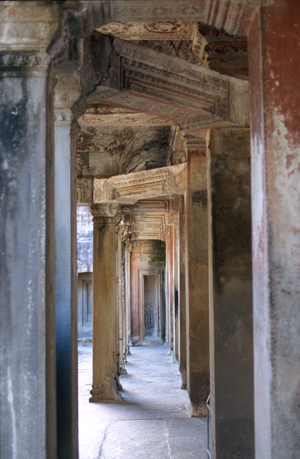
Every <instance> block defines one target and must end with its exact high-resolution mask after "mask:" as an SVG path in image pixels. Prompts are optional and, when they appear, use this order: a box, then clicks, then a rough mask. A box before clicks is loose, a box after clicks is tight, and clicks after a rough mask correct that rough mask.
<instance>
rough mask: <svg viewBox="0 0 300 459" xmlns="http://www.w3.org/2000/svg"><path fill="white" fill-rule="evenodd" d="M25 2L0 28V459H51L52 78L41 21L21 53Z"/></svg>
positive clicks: (53, 451)
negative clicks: (33, 37)
mask: <svg viewBox="0 0 300 459" xmlns="http://www.w3.org/2000/svg"><path fill="white" fill-rule="evenodd" d="M21 3H23V2H18V7H17V8H13V10H14V11H13V15H12V17H11V18H9V15H10V12H11V10H9V8H12V7H11V5H6V4H5V5H1V8H2V9H1V14H3V16H2V19H3V18H4V17H7V18H8V19H10V20H11V22H10V23H7V24H3V22H2V24H1V25H2V28H1V31H0V44H1V51H0V165H1V166H0V196H1V198H0V215H1V224H0V295H1V296H0V304H1V309H0V314H1V316H0V337H1V340H0V342H1V344H0V374H1V382H0V419H1V422H0V424H1V427H0V428H1V432H0V436H1V442H0V456H1V458H5V459H17V458H22V457H28V458H29V457H30V458H39V459H46V458H47V459H56V457H57V453H56V374H55V232H54V162H53V119H54V115H53V97H52V95H53V88H54V78H53V73H52V68H51V64H50V58H49V56H48V55H47V54H46V53H44V52H43V46H44V45H45V43H47V44H48V40H47V33H46V31H47V27H48V22H47V21H46V24H45V36H44V37H43V41H42V42H41V43H40V44H39V46H37V44H36V43H33V48H34V49H35V50H37V49H40V50H41V51H40V52H36V51H35V50H33V51H30V49H31V48H30V46H29V45H28V49H27V50H25V49H24V47H26V43H27V42H25V44H23V48H22V31H23V32H24V29H23V27H29V28H30V27H35V26H33V24H28V23H26V17H25V19H24V18H23V12H22V8H23V6H24V5H23V6H22V5H21ZM24 3H25V2H24ZM44 6H45V8H46V10H47V11H46V13H48V15H49V17H48V19H49V21H51V15H52V13H51V8H49V7H48V8H47V6H46V5H44ZM6 7H7V10H6ZM25 7H26V5H25ZM37 8H39V5H37ZM24 14H25V16H26V13H24ZM36 14H37V15H38V14H39V10H37V11H36ZM40 14H45V11H44V12H43V11H41V13H40ZM15 16H17V17H18V20H20V21H21V20H22V18H23V21H24V22H21V25H20V24H14V19H15ZM2 19H1V20H2ZM52 19H53V21H54V22H53V24H54V28H53V24H52V25H51V24H50V26H49V29H48V32H50V31H52V32H51V34H52V33H54V31H55V29H56V27H57V23H56V22H55V18H54V17H53V18H52ZM27 20H28V19H27ZM3 21H4V19H3ZM41 21H42V19H41ZM55 24H56V25H55ZM43 30H44V29H43ZM3 31H5V36H4V37H3V36H2V33H3ZM15 34H20V36H18V37H15ZM6 37H8V38H9V40H10V43H9V45H8V49H9V51H5V44H4V43H3V40H5V38H6ZM35 37H37V38H39V30H37V31H36V34H35ZM48 38H50V37H48ZM18 39H19V42H20V47H21V49H18V47H17V46H16V47H15V46H14V45H15V43H16V41H17V40H18ZM33 41H34V40H33Z"/></svg>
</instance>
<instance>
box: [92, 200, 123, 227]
mask: <svg viewBox="0 0 300 459" xmlns="http://www.w3.org/2000/svg"><path fill="white" fill-rule="evenodd" d="M89 211H90V213H91V214H92V215H93V217H94V219H97V220H93V221H95V222H96V223H101V222H102V221H103V222H107V223H117V221H116V217H117V216H118V213H119V205H118V204H117V203H115V202H109V203H101V204H89Z"/></svg>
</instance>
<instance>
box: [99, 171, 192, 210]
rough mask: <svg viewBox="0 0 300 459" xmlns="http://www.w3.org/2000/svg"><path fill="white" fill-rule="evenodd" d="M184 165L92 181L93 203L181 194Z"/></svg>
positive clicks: (132, 200) (123, 201)
mask: <svg viewBox="0 0 300 459" xmlns="http://www.w3.org/2000/svg"><path fill="white" fill-rule="evenodd" d="M185 170H186V164H178V165H175V166H167V167H161V168H159V169H151V170H148V171H141V172H133V173H130V174H126V175H119V176H115V177H111V178H110V179H94V202H96V203H101V202H107V201H108V200H109V201H111V200H113V199H115V200H116V201H117V202H119V203H128V201H130V202H131V203H135V202H137V201H138V200H139V199H141V198H147V197H155V196H157V197H158V196H170V195H172V194H181V193H182V192H183V191H184V189H183V188H182V183H183V182H182V180H181V178H180V177H181V174H182V173H183V172H184V171H185Z"/></svg>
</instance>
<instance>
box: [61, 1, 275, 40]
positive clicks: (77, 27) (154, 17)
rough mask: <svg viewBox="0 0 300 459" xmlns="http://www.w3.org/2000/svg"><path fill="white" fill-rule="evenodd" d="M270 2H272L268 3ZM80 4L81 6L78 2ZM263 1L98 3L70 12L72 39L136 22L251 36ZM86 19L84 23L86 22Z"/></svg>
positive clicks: (69, 20) (94, 2)
mask: <svg viewBox="0 0 300 459" xmlns="http://www.w3.org/2000/svg"><path fill="white" fill-rule="evenodd" d="M268 1H269V0H268ZM76 3H77V2H76ZM260 4H261V2H260V0H231V1H230V3H229V2H228V0H211V1H208V0H190V1H189V3H188V4H187V2H186V0H177V1H176V2H173V3H166V2H163V3H162V2H161V0H145V1H143V2H137V1H136V0H126V2H122V1H116V0H114V1H107V2H106V3H105V4H103V1H100V0H94V1H93V2H91V4H89V5H87V6H86V7H85V8H82V11H81V12H78V11H77V10H75V11H69V12H68V22H69V31H70V33H71V35H78V34H81V36H84V35H88V34H89V33H91V31H92V26H93V25H94V24H96V27H97V28H101V27H102V26H103V25H104V24H105V23H106V24H107V23H111V22H112V21H114V22H117V21H123V22H125V21H132V22H151V23H152V22H154V23H156V22H159V21H162V20H163V21H164V22H175V21H182V22H185V23H189V22H194V21H198V22H202V23H205V24H209V25H214V26H215V27H217V28H218V29H224V30H226V32H227V33H230V34H232V35H238V34H239V35H247V33H248V29H249V26H250V24H251V22H252V20H253V18H254V16H255V13H256V11H257V8H258V7H259V6H260ZM83 16H84V19H85V20H83Z"/></svg>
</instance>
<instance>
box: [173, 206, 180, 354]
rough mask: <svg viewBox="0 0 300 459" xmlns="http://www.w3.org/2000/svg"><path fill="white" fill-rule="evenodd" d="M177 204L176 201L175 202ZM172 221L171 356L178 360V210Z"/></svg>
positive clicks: (174, 213)
mask: <svg viewBox="0 0 300 459" xmlns="http://www.w3.org/2000/svg"><path fill="white" fill-rule="evenodd" d="M176 206H177V203H176ZM172 221H173V225H172V227H173V302H172V315H173V327H172V328H173V356H174V361H175V360H176V361H177V362H178V360H179V358H178V342H179V337H178V303H179V299H178V293H179V282H178V279H179V273H178V269H179V238H178V230H179V219H178V212H177V211H175V212H173V214H172Z"/></svg>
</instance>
